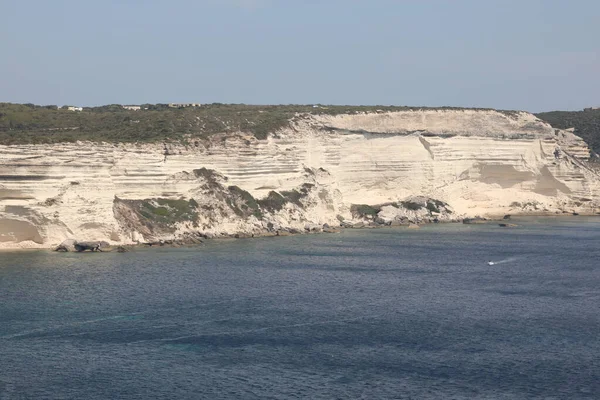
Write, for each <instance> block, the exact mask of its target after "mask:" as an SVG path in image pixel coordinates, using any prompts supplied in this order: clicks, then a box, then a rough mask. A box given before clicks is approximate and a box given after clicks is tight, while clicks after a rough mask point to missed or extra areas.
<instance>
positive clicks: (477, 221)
mask: <svg viewBox="0 0 600 400" xmlns="http://www.w3.org/2000/svg"><path fill="white" fill-rule="evenodd" d="M462 222H463V224H485V223H486V222H487V219H485V218H483V217H474V218H465V219H463V221H462Z"/></svg>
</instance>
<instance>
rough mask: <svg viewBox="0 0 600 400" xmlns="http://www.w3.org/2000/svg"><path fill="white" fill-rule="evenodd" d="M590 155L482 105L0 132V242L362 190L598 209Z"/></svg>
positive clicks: (495, 211) (260, 229)
mask: <svg viewBox="0 0 600 400" xmlns="http://www.w3.org/2000/svg"><path fill="white" fill-rule="evenodd" d="M588 156H589V150H588V148H587V145H586V144H585V143H584V142H583V141H582V140H581V139H580V138H578V137H577V136H575V135H574V134H573V133H572V132H570V131H558V130H555V129H553V128H552V127H550V126H549V125H548V124H546V123H544V122H542V121H540V120H538V119H537V118H535V117H534V116H533V115H531V114H528V113H501V112H496V111H480V110H437V111H435V110H426V111H401V112H390V113H371V114H364V113H363V114H360V113H359V114H352V115H348V114H344V115H337V116H330V115H309V114H307V115H298V116H296V117H295V118H294V119H293V120H292V121H291V122H290V125H289V127H286V128H285V129H282V130H279V131H277V132H274V133H272V134H271V135H270V136H269V137H268V138H267V139H266V140H257V139H256V138H254V137H253V136H250V135H247V134H243V133H237V134H220V135H214V136H212V137H210V138H209V139H205V140H192V141H191V144H188V145H183V144H175V143H168V144H163V143H160V144H109V143H88V142H86V143H63V144H54V145H14V146H0V246H2V247H50V246H52V245H55V244H58V243H60V242H61V241H62V240H64V239H67V238H82V239H86V240H105V241H108V242H110V243H115V244H116V243H132V242H135V241H145V240H151V239H152V240H154V239H160V238H168V237H175V236H181V235H184V234H186V233H188V232H200V233H202V234H204V235H208V236H220V235H230V234H244V235H250V234H261V233H264V232H266V231H270V232H276V231H278V230H280V229H288V230H290V229H291V230H298V231H303V230H305V229H313V228H314V227H320V226H322V225H323V224H328V225H331V226H339V223H340V220H352V219H353V218H354V219H356V218H358V217H359V216H357V215H356V214H353V212H352V205H353V204H366V205H384V206H383V207H381V208H377V211H378V212H379V215H376V216H372V217H373V218H375V217H379V218H381V219H383V220H386V218H387V220H389V219H393V218H400V214H402V213H400V214H399V213H398V212H396V211H394V208H396V209H398V207H396V206H397V205H398V204H400V202H402V201H403V200H405V199H407V198H409V197H411V196H426V197H427V198H432V199H436V200H440V201H442V202H445V203H447V204H449V208H448V209H449V210H450V208H451V209H452V210H453V211H452V215H453V217H454V218H459V217H463V216H475V215H481V216H485V215H501V214H504V213H511V214H518V213H529V212H546V213H562V212H579V213H596V212H597V211H598V207H599V206H600V191H599V189H600V177H599V176H598V174H597V173H596V172H594V171H593V170H592V169H590V168H589V167H588V166H587V164H586V159H587V158H588ZM272 192H275V194H273V193H272ZM246 193H248V194H246ZM280 194H283V195H284V196H283V197H282V198H280V197H281V196H280V197H277V196H279V195H280ZM265 198H268V200H269V201H266V200H265V201H262V202H261V199H265ZM257 200H258V202H256V201H257ZM392 203H394V204H395V205H396V206H390V204H392ZM423 204H426V203H423ZM148 213H150V214H152V215H150V216H148ZM427 213H428V215H429V216H430V217H432V218H437V217H439V218H442V219H444V218H446V219H447V214H444V215H438V213H437V212H432V211H431V210H429V211H427ZM408 214H410V213H408ZM408 214H407V213H404V214H402V215H408ZM413 214H414V213H413ZM442 214H443V213H442ZM144 215H146V216H144ZM410 215H412V214H410ZM413 217H416V215H413ZM423 217H424V215H423V214H420V218H423ZM315 229H316V228H315Z"/></svg>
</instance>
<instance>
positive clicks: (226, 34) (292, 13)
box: [0, 0, 600, 112]
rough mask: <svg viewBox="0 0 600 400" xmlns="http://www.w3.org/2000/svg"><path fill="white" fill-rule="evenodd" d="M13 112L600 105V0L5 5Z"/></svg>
mask: <svg viewBox="0 0 600 400" xmlns="http://www.w3.org/2000/svg"><path fill="white" fill-rule="evenodd" d="M0 16H1V23H0V76H1V77H2V78H0V101H3V102H15V103H35V104H42V105H47V104H56V105H64V104H69V105H79V106H94V105H103V104H113V103H117V104H141V103H169V102H181V103H183V102H194V103H213V102H220V103H246V104H315V103H318V104H352V105H407V106H456V107H490V108H499V109H519V110H527V111H531V112H539V111H550V110H579V109H582V108H584V107H589V106H600V40H599V38H600V22H599V21H600V1H598V0H564V1H557V0H518V1H517V0H501V1H500V0H369V1H367V0H364V1H358V0H170V1H163V0H102V1H91V0H90V1H87V0H52V1H48V0H27V1H26V0H0Z"/></svg>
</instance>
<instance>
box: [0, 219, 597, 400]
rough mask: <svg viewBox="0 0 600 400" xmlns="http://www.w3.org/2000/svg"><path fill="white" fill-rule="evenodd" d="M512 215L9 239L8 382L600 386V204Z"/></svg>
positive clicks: (584, 392)
mask: <svg viewBox="0 0 600 400" xmlns="http://www.w3.org/2000/svg"><path fill="white" fill-rule="evenodd" d="M517 223H518V224H519V225H520V226H519V227H518V228H514V229H510V228H501V227H499V226H497V225H462V224H444V225H430V226H426V227H423V228H422V229H420V230H408V229H401V228H393V229H376V230H347V231H344V232H342V233H340V234H321V235H302V236H294V237H280V238H261V239H241V240H221V241H211V242H210V243H206V244H204V245H202V246H199V247H194V248H179V249H169V248H152V249H136V250H134V251H132V252H130V253H123V254H120V253H104V254H101V253H86V254H73V253H66V254H65V253H52V252H48V251H33V252H14V253H6V252H4V253H0V400H8V399H90V400H91V399H600V219H599V218H596V219H595V218H586V217H575V218H570V217H567V218H545V219H540V218H538V219H534V218H529V219H522V220H519V221H518V222H517ZM488 261H494V262H496V264H494V265H488Z"/></svg>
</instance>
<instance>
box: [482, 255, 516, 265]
mask: <svg viewBox="0 0 600 400" xmlns="http://www.w3.org/2000/svg"><path fill="white" fill-rule="evenodd" d="M518 259H519V257H509V258H505V259H504V260H499V261H488V265H498V264H506V263H509V262H513V261H517V260H518Z"/></svg>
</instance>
